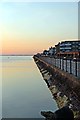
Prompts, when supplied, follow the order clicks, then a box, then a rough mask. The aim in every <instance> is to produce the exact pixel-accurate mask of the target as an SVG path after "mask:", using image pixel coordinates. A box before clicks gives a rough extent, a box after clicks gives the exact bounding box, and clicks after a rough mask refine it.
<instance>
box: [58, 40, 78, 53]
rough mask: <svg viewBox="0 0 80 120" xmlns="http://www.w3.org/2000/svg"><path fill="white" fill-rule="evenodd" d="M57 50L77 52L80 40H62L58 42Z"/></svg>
mask: <svg viewBox="0 0 80 120" xmlns="http://www.w3.org/2000/svg"><path fill="white" fill-rule="evenodd" d="M58 49H59V52H79V51H80V41H64V42H61V43H59V48H58Z"/></svg>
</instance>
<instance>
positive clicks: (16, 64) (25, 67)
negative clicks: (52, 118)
mask: <svg viewBox="0 0 80 120" xmlns="http://www.w3.org/2000/svg"><path fill="white" fill-rule="evenodd" d="M2 76H3V79H2V85H3V86H2V116H3V117H4V118H5V117H6V118H41V117H42V116H41V115H40V111H41V110H52V111H54V110H56V109H57V105H56V103H55V101H54V100H53V99H52V96H51V93H50V91H49V90H48V88H47V86H46V84H45V82H44V80H43V78H42V76H41V74H40V72H39V70H38V68H37V66H36V65H35V63H34V61H33V59H32V57H31V56H3V64H2Z"/></svg>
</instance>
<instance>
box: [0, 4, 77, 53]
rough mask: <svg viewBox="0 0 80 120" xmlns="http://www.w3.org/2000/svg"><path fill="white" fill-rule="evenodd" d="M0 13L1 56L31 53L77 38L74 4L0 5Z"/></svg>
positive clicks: (75, 8) (75, 7)
mask: <svg viewBox="0 0 80 120" xmlns="http://www.w3.org/2000/svg"><path fill="white" fill-rule="evenodd" d="M0 13H1V15H0V23H1V25H0V26H1V31H2V32H1V36H2V53H3V54H35V53H37V52H42V51H43V50H44V49H48V48H49V47H50V46H54V45H55V44H57V43H58V42H60V41H62V40H66V39H67V40H71V39H77V38H78V3H77V2H42V3H41V2H2V3H0ZM0 54H1V52H0Z"/></svg>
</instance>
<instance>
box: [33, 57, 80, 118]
mask: <svg viewBox="0 0 80 120" xmlns="http://www.w3.org/2000/svg"><path fill="white" fill-rule="evenodd" d="M33 58H34V60H35V63H36V64H37V66H38V68H39V70H40V72H41V74H42V76H43V78H44V80H45V82H46V84H47V86H48V88H49V90H50V91H51V93H52V95H53V99H55V100H56V102H57V105H58V107H59V108H62V107H64V106H66V105H67V106H69V108H71V109H72V110H73V112H74V116H75V117H77V116H78V115H80V81H79V79H77V78H76V77H75V76H73V75H71V74H69V73H67V72H65V71H62V70H61V69H59V68H57V67H55V66H54V65H51V64H49V63H48V62H46V59H47V57H42V56H36V55H35V56H34V57H33Z"/></svg>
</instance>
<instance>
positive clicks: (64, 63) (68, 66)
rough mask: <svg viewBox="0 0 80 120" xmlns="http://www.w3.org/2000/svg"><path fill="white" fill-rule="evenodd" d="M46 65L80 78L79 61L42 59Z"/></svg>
mask: <svg viewBox="0 0 80 120" xmlns="http://www.w3.org/2000/svg"><path fill="white" fill-rule="evenodd" d="M42 59H43V60H44V61H46V62H47V63H49V64H51V65H54V66H55V67H58V68H60V69H61V70H63V71H65V72H68V73H70V74H73V75H74V76H76V77H77V78H80V60H78V59H76V58H74V59H71V58H54V57H42Z"/></svg>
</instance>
